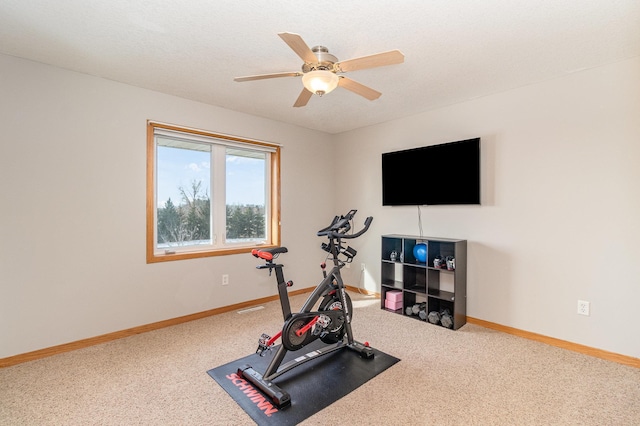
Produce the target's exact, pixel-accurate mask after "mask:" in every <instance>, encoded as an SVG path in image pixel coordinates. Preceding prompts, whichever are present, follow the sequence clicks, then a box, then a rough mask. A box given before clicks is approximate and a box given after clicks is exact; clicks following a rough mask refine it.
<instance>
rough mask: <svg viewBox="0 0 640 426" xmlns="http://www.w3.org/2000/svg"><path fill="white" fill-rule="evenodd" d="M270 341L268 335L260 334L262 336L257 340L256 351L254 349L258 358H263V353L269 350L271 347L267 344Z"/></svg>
mask: <svg viewBox="0 0 640 426" xmlns="http://www.w3.org/2000/svg"><path fill="white" fill-rule="evenodd" d="M269 340H271V336H269V335H268V334H264V333H262V336H260V338H259V339H258V349H256V353H257V354H258V355H260V356H265V355H266V354H265V353H264V352H265V351H268V350H271V346H269V345H267V342H268V341H269Z"/></svg>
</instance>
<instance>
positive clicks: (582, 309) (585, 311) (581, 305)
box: [578, 300, 589, 316]
mask: <svg viewBox="0 0 640 426" xmlns="http://www.w3.org/2000/svg"><path fill="white" fill-rule="evenodd" d="M578 314H580V315H587V316H588V315H589V302H587V301H585V300H578Z"/></svg>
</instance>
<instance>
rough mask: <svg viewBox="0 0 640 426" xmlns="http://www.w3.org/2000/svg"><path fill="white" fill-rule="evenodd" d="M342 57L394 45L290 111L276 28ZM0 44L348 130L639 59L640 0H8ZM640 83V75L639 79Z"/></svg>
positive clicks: (1, 6) (293, 94) (295, 65)
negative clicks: (275, 75)
mask: <svg viewBox="0 0 640 426" xmlns="http://www.w3.org/2000/svg"><path fill="white" fill-rule="evenodd" d="M279 32H293V33H297V34H300V35H301V36H302V37H303V38H304V40H305V41H306V43H307V44H308V45H309V47H312V46H315V45H323V46H326V47H328V48H329V51H330V53H332V54H333V55H335V56H337V57H338V59H339V60H346V59H350V58H354V57H359V56H365V55H369V54H373V53H378V52H382V51H387V50H392V49H399V50H401V51H402V52H403V53H404V54H405V62H404V63H403V64H400V65H392V66H387V67H381V68H374V69H369V70H362V71H354V72H351V73H348V74H347V75H348V76H349V77H350V78H352V79H354V80H356V81H358V82H360V83H362V84H365V85H367V86H370V87H372V88H373V89H376V90H378V91H380V92H382V96H381V97H380V98H379V99H377V100H375V101H368V100H366V99H364V98H362V97H360V96H357V95H355V94H353V93H351V92H349V91H346V90H344V89H340V88H338V89H337V90H335V91H334V92H332V93H330V94H328V95H326V96H324V97H322V98H320V97H317V96H313V97H312V99H311V100H310V101H309V104H308V105H307V106H306V107H304V108H293V107H292V105H293V103H294V101H295V100H296V98H297V97H298V95H299V93H300V91H301V89H302V83H301V81H300V78H299V77H289V78H279V79H269V80H259V81H251V82H243V83H237V82H234V81H233V77H235V76H245V75H252V74H266V73H272V72H281V71H298V70H300V66H301V65H302V61H301V60H300V58H299V57H298V56H297V55H296V54H295V53H294V52H293V51H292V50H291V49H290V48H289V47H288V46H287V45H286V44H285V43H284V42H283V41H282V40H281V39H280V37H278V35H277V34H278V33H279ZM0 52H1V53H5V54H8V55H14V56H19V57H22V58H27V59H31V60H34V61H38V62H43V63H47V64H51V65H55V66H58V67H61V68H66V69H70V70H74V71H79V72H82V73H87V74H91V75H95V76H99V77H104V78H107V79H111V80H115V81H120V82H123V83H127V84H131V85H134V86H139V87H143V88H147V89H152V90H156V91H160V92H164V93H168V94H172V95H176V96H180V97H183V98H188V99H193V100H196V101H201V102H204V103H207V104H212V105H218V106H222V107H224V108H228V109H231V110H236V111H242V112H246V113H249V114H253V115H257V116H262V117H268V118H271V119H274V120H279V121H282V122H287V123H292V124H295V125H299V126H303V127H307V128H311V129H317V130H322V131H325V132H328V133H339V132H343V131H347V130H350V129H355V128H359V127H363V126H368V125H371V124H375V123H380V122H384V121H387V120H391V119H395V118H400V117H404V116H409V115H413V114H417V113H420V112H422V111H425V110H429V109H433V108H437V107H442V106H445V105H450V104H453V103H457V102H461V101H465V100H468V99H472V98H477V97H480V96H485V95H488V94H492V93H496V92H500V91H504V90H508V89H512V88H515V87H520V86H524V85H529V84H533V83H536V82H539V81H544V80H548V79H553V78H557V77H560V76H562V75H565V74H568V73H571V72H575V71H578V70H582V69H586V68H592V67H596V66H600V65H604V64H607V63H612V62H616V61H620V60H624V59H628V58H631V57H635V56H640V1H639V0H511V1H506V0H428V1H426V0H396V1H395V2H389V1H382V0H342V1H333V0H324V1H315V2H311V1H302V0H286V1H283V0H280V1H273V0H272V1H267V0H264V1H259V0H235V1H233V0H232V1H227V0H225V1H220V0H217V1H213V0H188V1H187V0H153V1H152V0H146V1H143V0H60V1H51V0H2V1H0ZM639 78H640V76H639Z"/></svg>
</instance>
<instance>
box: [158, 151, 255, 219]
mask: <svg viewBox="0 0 640 426" xmlns="http://www.w3.org/2000/svg"><path fill="white" fill-rule="evenodd" d="M157 163H158V164H157V191H158V194H157V205H158V207H164V204H165V202H166V201H167V200H168V199H169V198H171V201H173V203H174V204H175V205H179V204H181V203H182V196H181V194H180V189H179V188H180V187H183V188H185V189H186V190H187V191H188V190H189V189H190V188H191V182H193V181H196V182H202V183H201V193H202V194H206V195H208V196H211V188H210V182H211V172H212V171H211V153H210V152H204V151H197V150H191V149H182V148H173V147H167V146H158V147H157ZM264 167H265V161H264V160H260V159H256V158H248V157H244V156H238V155H227V159H226V169H227V170H226V180H227V189H226V191H227V204H262V205H264V203H265V194H264V188H265V170H264Z"/></svg>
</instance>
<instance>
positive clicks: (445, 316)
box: [440, 309, 453, 328]
mask: <svg viewBox="0 0 640 426" xmlns="http://www.w3.org/2000/svg"><path fill="white" fill-rule="evenodd" d="M440 324H441V325H442V326H443V327H446V328H453V317H452V316H451V314H450V313H449V310H448V309H445V310H444V311H443V312H442V313H441V314H440Z"/></svg>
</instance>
